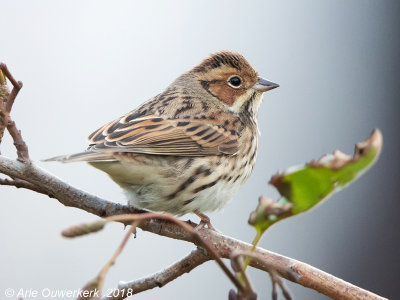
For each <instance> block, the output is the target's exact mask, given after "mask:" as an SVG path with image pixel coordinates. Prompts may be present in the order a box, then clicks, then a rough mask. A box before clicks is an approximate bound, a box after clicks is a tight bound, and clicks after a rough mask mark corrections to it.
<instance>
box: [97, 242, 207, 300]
mask: <svg viewBox="0 0 400 300" xmlns="http://www.w3.org/2000/svg"><path fill="white" fill-rule="evenodd" d="M210 259H211V257H210V256H209V255H208V254H206V253H205V251H204V250H202V249H200V248H198V249H196V250H193V251H192V252H190V253H189V254H188V255H187V256H185V257H184V258H182V259H180V260H179V261H177V262H175V263H174V264H172V265H170V266H169V267H167V268H165V269H164V270H162V271H160V272H157V273H154V274H152V275H150V276H147V277H144V278H141V279H138V280H133V281H129V282H121V283H120V284H119V285H118V289H115V290H114V291H112V292H111V293H110V294H109V295H107V296H105V297H103V299H110V300H111V299H112V300H122V299H125V298H127V297H129V296H131V295H135V294H138V293H141V292H144V291H147V290H150V289H153V288H156V287H159V288H161V287H163V286H165V285H166V284H168V283H169V282H171V281H173V280H175V279H176V278H178V277H179V276H181V275H183V274H185V273H189V272H190V271H192V270H193V269H194V268H196V267H198V266H199V265H201V264H203V263H205V262H207V261H209V260H210Z"/></svg>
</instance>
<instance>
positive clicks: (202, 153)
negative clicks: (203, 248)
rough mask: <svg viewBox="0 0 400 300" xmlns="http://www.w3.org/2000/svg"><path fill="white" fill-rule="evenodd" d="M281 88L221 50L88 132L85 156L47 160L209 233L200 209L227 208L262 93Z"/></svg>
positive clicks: (252, 149)
mask: <svg viewBox="0 0 400 300" xmlns="http://www.w3.org/2000/svg"><path fill="white" fill-rule="evenodd" d="M278 86H279V85H278V84H276V83H273V82H270V81H267V80H265V79H262V78H261V77H259V76H258V74H257V72H256V71H255V70H254V69H253V67H252V66H251V65H250V64H249V62H248V61H247V60H246V59H245V58H244V57H243V56H242V55H241V54H239V53H235V52H231V51H221V52H218V53H215V54H212V55H210V56H209V57H208V58H206V59H204V60H203V61H202V62H201V63H200V64H199V65H197V66H195V67H194V68H193V69H191V70H190V71H188V72H186V73H184V74H182V75H181V76H180V77H178V78H177V79H176V80H175V81H174V82H173V83H172V84H171V85H170V86H168V87H167V89H166V90H164V91H163V92H162V93H161V94H158V95H157V96H155V97H154V98H151V99H150V100H148V101H147V102H145V103H144V104H142V105H141V106H139V107H138V108H137V109H135V110H133V111H131V112H129V113H127V114H125V115H124V116H122V117H120V118H118V119H116V120H114V121H112V122H110V123H108V124H106V125H104V126H103V127H101V128H99V129H98V130H96V131H95V132H93V133H92V134H91V135H90V136H89V138H88V139H89V142H90V145H89V147H88V149H87V150H86V151H85V152H81V153H77V154H72V155H66V156H58V157H54V158H51V159H48V160H47V161H61V162H74V161H86V162H88V163H89V164H90V165H92V166H94V167H96V168H98V169H100V170H102V171H104V172H106V173H107V174H108V175H109V176H110V177H111V178H112V179H113V180H114V181H115V182H116V183H117V184H119V185H120V186H121V187H122V189H123V190H124V191H125V193H126V195H127V198H128V204H129V205H132V206H134V207H137V208H141V209H147V210H151V211H163V212H169V213H172V214H174V215H177V216H181V215H184V214H186V213H195V214H197V215H198V216H199V217H200V219H201V223H200V224H201V225H202V226H205V225H207V226H208V227H209V228H212V226H211V224H210V220H209V218H208V217H207V216H206V215H205V214H204V212H210V211H214V210H217V209H221V208H222V207H224V206H225V205H226V204H227V203H228V202H229V201H230V200H232V198H233V197H234V196H235V194H236V193H237V192H238V190H239V188H240V186H242V185H243V183H244V182H245V181H246V180H247V179H248V178H249V176H250V174H251V172H252V170H253V167H254V164H255V161H256V156H257V138H258V127H257V113H258V108H259V106H260V104H261V101H262V96H263V93H264V92H266V91H269V90H272V89H274V88H276V87H278Z"/></svg>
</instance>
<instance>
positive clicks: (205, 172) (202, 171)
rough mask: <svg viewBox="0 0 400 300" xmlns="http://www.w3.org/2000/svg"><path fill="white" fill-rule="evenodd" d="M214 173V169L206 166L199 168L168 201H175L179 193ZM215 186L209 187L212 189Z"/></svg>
mask: <svg viewBox="0 0 400 300" xmlns="http://www.w3.org/2000/svg"><path fill="white" fill-rule="evenodd" d="M212 172H213V171H212V169H210V168H207V167H206V166H203V165H201V166H199V167H198V168H196V170H195V171H194V172H193V174H192V175H191V176H190V177H189V178H188V179H186V180H185V181H184V182H183V183H182V184H181V185H180V186H179V187H178V189H177V190H176V191H175V192H173V193H171V194H169V195H168V196H167V199H168V200H172V199H174V198H175V197H176V196H178V195H179V193H181V192H182V191H184V190H186V189H187V188H188V187H189V186H190V185H191V184H192V183H194V182H195V181H196V180H198V179H199V178H204V177H207V176H210V175H211V174H212ZM213 185H214V184H213ZM213 185H210V186H209V187H211V186H213Z"/></svg>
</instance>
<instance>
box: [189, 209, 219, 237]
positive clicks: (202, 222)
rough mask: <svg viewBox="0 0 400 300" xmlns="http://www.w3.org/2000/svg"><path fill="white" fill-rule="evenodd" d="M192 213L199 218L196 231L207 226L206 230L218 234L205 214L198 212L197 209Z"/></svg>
mask: <svg viewBox="0 0 400 300" xmlns="http://www.w3.org/2000/svg"><path fill="white" fill-rule="evenodd" d="M194 213H195V214H196V215H197V216H198V217H199V218H200V224H199V225H197V227H196V229H201V228H203V227H204V226H206V225H207V228H208V229H211V230H213V231H215V232H220V231H219V230H218V229H216V228H215V227H214V226H212V225H211V221H210V218H209V217H208V216H206V215H205V214H203V213H201V212H199V211H198V210H197V209H196V210H195V211H194Z"/></svg>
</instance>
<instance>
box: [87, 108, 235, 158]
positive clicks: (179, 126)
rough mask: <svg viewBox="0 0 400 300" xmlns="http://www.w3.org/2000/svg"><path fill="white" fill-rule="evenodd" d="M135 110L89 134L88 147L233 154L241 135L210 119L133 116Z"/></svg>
mask: <svg viewBox="0 0 400 300" xmlns="http://www.w3.org/2000/svg"><path fill="white" fill-rule="evenodd" d="M134 114H135V113H134V112H132V113H130V114H128V115H125V116H123V117H121V118H119V119H117V120H115V121H113V122H110V123H108V124H106V125H104V126H103V127H101V128H99V129H98V130H96V131H95V132H93V133H92V134H91V135H90V136H89V141H90V143H91V144H90V146H89V150H91V151H95V152H134V153H146V154H157V155H176V156H206V155H222V154H227V155H234V154H235V153H236V152H237V151H238V147H239V137H238V135H237V133H236V132H234V131H229V130H227V129H226V128H224V127H223V126H221V125H216V124H213V123H210V122H207V120H201V121H200V120H198V119H195V120H192V119H167V118H162V117H160V116H158V115H147V116H140V117H136V118H135V117H132V115H134Z"/></svg>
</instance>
